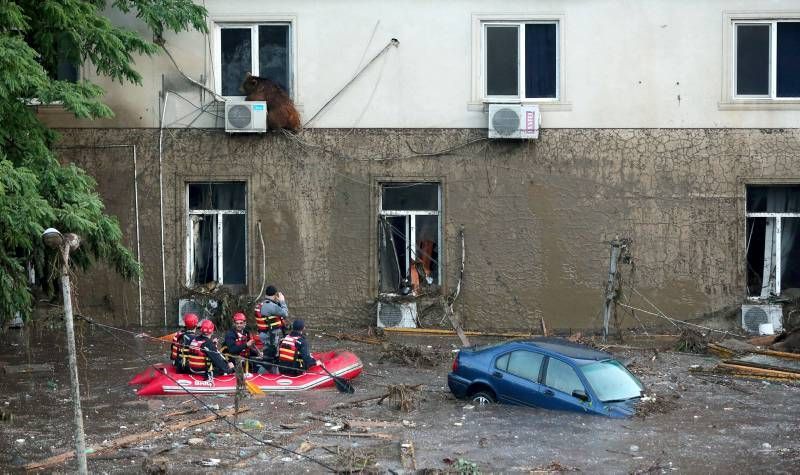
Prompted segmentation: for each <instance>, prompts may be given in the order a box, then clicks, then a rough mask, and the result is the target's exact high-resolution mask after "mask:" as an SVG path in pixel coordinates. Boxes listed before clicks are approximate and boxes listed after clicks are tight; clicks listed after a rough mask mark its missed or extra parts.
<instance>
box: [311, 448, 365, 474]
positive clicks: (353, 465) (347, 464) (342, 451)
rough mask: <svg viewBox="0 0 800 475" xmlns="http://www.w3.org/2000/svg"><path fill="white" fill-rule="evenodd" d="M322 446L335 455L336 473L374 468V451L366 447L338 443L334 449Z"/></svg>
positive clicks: (357, 471)
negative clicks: (344, 445) (345, 445)
mask: <svg viewBox="0 0 800 475" xmlns="http://www.w3.org/2000/svg"><path fill="white" fill-rule="evenodd" d="M323 448H324V449H325V450H327V451H328V452H330V453H332V454H333V455H335V456H336V462H335V463H334V465H335V466H336V467H337V469H338V473H359V472H364V471H369V469H374V468H375V461H376V457H375V453H374V452H373V451H371V450H369V449H368V448H362V447H341V446H338V445H337V446H336V448H335V449H330V448H328V447H323Z"/></svg>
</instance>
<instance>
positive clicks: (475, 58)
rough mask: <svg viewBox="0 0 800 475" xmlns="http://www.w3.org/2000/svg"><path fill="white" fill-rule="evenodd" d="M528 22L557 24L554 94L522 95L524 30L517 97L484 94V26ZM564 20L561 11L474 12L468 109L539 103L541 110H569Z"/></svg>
mask: <svg viewBox="0 0 800 475" xmlns="http://www.w3.org/2000/svg"><path fill="white" fill-rule="evenodd" d="M528 23H544V24H555V25H556V97H555V98H550V97H545V98H527V97H525V90H524V89H525V82H524V77H525V68H524V64H525V63H524V54H525V47H524V41H525V39H524V33H523V34H520V35H518V41H519V42H520V47H519V59H518V61H519V64H520V66H521V67H519V69H518V73H519V75H520V78H519V79H518V81H519V94H518V95H517V96H487V94H486V80H487V78H486V53H485V51H486V48H485V44H486V25H525V24H528ZM566 31H567V23H566V16H565V15H564V14H563V13H546V14H536V15H532V14H530V13H507V14H506V13H503V14H498V13H475V14H473V15H472V54H471V70H472V81H471V82H472V87H471V94H470V100H469V102H468V103H467V109H468V110H471V111H480V112H486V111H488V104H489V103H495V104H496V103H509V104H539V106H540V108H541V110H563V111H568V110H571V109H572V104H570V103H569V102H568V101H567V91H566V71H565V62H564V58H565V57H566V51H567V42H566V38H567V34H566Z"/></svg>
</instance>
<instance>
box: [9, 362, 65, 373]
mask: <svg viewBox="0 0 800 475" xmlns="http://www.w3.org/2000/svg"><path fill="white" fill-rule="evenodd" d="M3 372H4V373H5V374H28V373H52V372H53V363H41V364H21V365H14V366H3Z"/></svg>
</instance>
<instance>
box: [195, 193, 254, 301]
mask: <svg viewBox="0 0 800 475" xmlns="http://www.w3.org/2000/svg"><path fill="white" fill-rule="evenodd" d="M187 195H188V200H189V206H188V209H189V215H188V220H187V223H188V224H187V225H188V232H187V251H188V252H187V263H188V264H187V273H188V275H187V281H188V284H189V286H194V285H202V284H207V283H209V282H217V283H218V284H226V285H243V284H244V283H245V279H246V277H247V272H246V245H247V239H246V237H247V224H246V217H247V210H246V202H247V200H246V193H245V184H244V183H242V182H228V183H189V184H188V192H187Z"/></svg>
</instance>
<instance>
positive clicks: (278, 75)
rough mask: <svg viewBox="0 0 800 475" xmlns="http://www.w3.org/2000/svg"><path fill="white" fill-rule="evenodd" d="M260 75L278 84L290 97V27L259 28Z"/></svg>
mask: <svg viewBox="0 0 800 475" xmlns="http://www.w3.org/2000/svg"><path fill="white" fill-rule="evenodd" d="M258 67H259V69H258V75H259V76H261V77H265V78H269V79H271V80H272V81H273V82H276V83H278V85H280V86H281V87H282V88H283V90H284V91H286V92H287V93H288V94H289V95H291V94H292V91H291V89H290V86H291V83H290V81H289V25H261V26H259V27H258Z"/></svg>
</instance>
